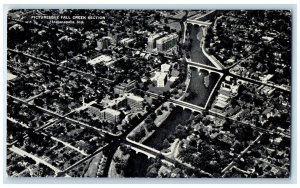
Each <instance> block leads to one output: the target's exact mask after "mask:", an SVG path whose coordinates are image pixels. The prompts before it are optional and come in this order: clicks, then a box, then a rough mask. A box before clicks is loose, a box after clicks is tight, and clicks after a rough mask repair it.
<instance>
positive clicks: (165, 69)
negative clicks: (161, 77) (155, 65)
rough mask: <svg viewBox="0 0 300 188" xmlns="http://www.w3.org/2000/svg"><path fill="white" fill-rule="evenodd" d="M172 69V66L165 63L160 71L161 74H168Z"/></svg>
mask: <svg viewBox="0 0 300 188" xmlns="http://www.w3.org/2000/svg"><path fill="white" fill-rule="evenodd" d="M170 69H171V65H169V64H167V63H164V64H162V65H161V66H160V70H161V72H165V73H168V72H169V71H170Z"/></svg>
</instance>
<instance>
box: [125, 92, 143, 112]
mask: <svg viewBox="0 0 300 188" xmlns="http://www.w3.org/2000/svg"><path fill="white" fill-rule="evenodd" d="M126 98H127V105H128V106H130V108H131V109H132V110H142V109H143V102H144V98H142V97H138V96H135V95H128V96H127V97H126Z"/></svg>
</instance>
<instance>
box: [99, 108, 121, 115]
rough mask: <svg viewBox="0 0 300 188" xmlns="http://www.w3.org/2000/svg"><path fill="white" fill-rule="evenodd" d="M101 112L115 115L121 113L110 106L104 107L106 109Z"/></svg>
mask: <svg viewBox="0 0 300 188" xmlns="http://www.w3.org/2000/svg"><path fill="white" fill-rule="evenodd" d="M102 112H106V113H110V114H113V115H116V116H118V115H120V114H121V112H120V111H118V110H114V109H111V108H106V109H104V110H102Z"/></svg>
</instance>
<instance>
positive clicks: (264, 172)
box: [6, 9, 292, 178]
mask: <svg viewBox="0 0 300 188" xmlns="http://www.w3.org/2000/svg"><path fill="white" fill-rule="evenodd" d="M291 40H292V39H291V11H289V10H97V9H94V10H89V9H82V10H80V9H78V10H76V9H52V10H49V9H47V10H46V9H26V10H21V9H13V10H9V11H8V15H7V134H6V141H7V147H6V154H7V156H6V158H7V160H6V171H7V174H8V176H10V177H93V178H100V177H108V178H111V177H117V178H124V177H125V178H126V177H151V178H202V177H205V178H233V177H234V178H237V177H238V178H288V177H289V176H290V152H291V150H290V148H291V140H290V139H291V138H290V135H291V132H290V130H291Z"/></svg>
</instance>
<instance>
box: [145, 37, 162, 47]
mask: <svg viewBox="0 0 300 188" xmlns="http://www.w3.org/2000/svg"><path fill="white" fill-rule="evenodd" d="M162 36H163V33H157V34H154V35H151V36H149V38H148V46H147V48H148V49H149V50H152V49H155V48H156V41H157V40H158V39H159V38H160V37H162Z"/></svg>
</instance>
